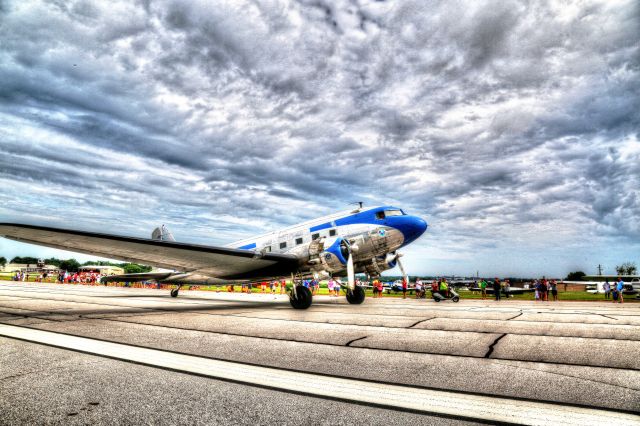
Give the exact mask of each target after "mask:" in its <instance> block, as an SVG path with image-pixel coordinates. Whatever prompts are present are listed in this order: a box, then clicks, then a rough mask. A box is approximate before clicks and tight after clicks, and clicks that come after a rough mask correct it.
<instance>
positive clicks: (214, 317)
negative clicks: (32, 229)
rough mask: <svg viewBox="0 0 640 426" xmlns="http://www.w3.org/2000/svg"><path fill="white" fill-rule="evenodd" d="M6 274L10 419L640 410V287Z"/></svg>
mask: <svg viewBox="0 0 640 426" xmlns="http://www.w3.org/2000/svg"><path fill="white" fill-rule="evenodd" d="M167 293H168V292H167V291H159V290H148V289H128V288H115V287H101V286H96V287H90V286H73V285H52V284H33V283H30V284H24V283H15V282H0V413H2V415H1V416H0V424H24V423H39V424H40V423H63V422H64V423H72V424H74V423H82V424H86V423H92V424H106V423H109V424H113V423H156V424H175V423H181V424H187V423H189V424H194V423H197V424H204V423H209V424H210V423H218V424H220V423H222V424H273V423H283V424H309V423H312V424H315V423H325V424H360V423H362V424H364V423H366V424H406V423H410V422H419V423H420V424H475V423H485V424H486V423H489V424H495V423H498V422H502V423H507V424H510V423H511V424H518V423H521V424H607V423H611V424H640V355H639V354H640V304H632V303H629V304H625V305H618V304H612V303H604V302H603V303H599V302H596V303H593V302H558V303H537V304H536V303H535V302H524V301H513V300H509V301H502V302H499V303H498V302H494V301H479V300H464V299H463V300H462V301H461V302H460V303H458V304H453V303H451V302H442V303H435V302H433V301H431V300H414V299H407V300H402V299H397V298H383V299H371V298H368V299H367V300H366V301H365V303H364V304H363V305H358V306H352V305H349V304H347V303H346V300H345V299H344V297H340V298H330V297H327V296H321V297H316V298H315V299H314V305H313V306H312V307H311V308H310V309H309V310H306V311H296V310H293V309H292V308H290V306H289V303H288V300H287V297H286V296H277V297H275V298H274V297H273V296H271V295H262V294H253V295H246V294H239V293H235V294H230V293H215V292H199V291H184V292H181V294H180V297H178V298H176V299H173V298H170V297H169V296H168V294H167Z"/></svg>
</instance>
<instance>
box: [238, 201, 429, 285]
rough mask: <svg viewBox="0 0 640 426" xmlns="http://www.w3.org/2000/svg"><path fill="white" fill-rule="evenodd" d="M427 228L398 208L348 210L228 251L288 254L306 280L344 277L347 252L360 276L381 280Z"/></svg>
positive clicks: (242, 244) (242, 243)
mask: <svg viewBox="0 0 640 426" xmlns="http://www.w3.org/2000/svg"><path fill="white" fill-rule="evenodd" d="M426 229H427V223H426V222H425V221H424V220H423V219H421V218H419V217H417V216H412V215H408V214H406V213H405V212H404V211H403V210H402V209H400V208H397V207H393V206H377V207H368V208H359V209H356V210H351V211H343V212H339V213H335V214H331V215H328V216H324V217H320V218H318V219H314V220H311V221H308V222H304V223H300V224H297V225H294V226H290V227H288V228H284V229H281V230H278V231H274V232H269V233H266V234H263V235H259V236H256V237H251V238H246V239H244V240H240V241H236V242H234V243H232V244H229V245H227V247H232V248H237V249H243V250H251V251H255V252H261V253H269V252H270V253H287V254H293V255H295V256H297V257H298V258H300V259H301V264H300V273H301V274H302V275H316V276H318V275H325V276H326V275H331V274H336V273H340V272H344V270H345V268H346V263H347V261H346V258H347V256H348V253H351V254H352V255H353V260H354V264H355V272H367V273H368V274H370V275H374V276H376V275H379V274H380V272H382V271H383V270H385V269H389V268H393V267H394V266H395V260H396V258H397V257H396V255H395V251H396V250H397V249H399V248H400V247H403V246H406V245H407V244H409V243H411V242H413V241H414V240H416V239H417V238H418V237H420V236H421V235H422V234H423V233H424V232H425V231H426Z"/></svg>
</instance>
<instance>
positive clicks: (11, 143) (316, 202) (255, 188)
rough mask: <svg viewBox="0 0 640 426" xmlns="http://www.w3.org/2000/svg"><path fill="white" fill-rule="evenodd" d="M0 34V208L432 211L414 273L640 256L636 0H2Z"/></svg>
mask: <svg viewBox="0 0 640 426" xmlns="http://www.w3.org/2000/svg"><path fill="white" fill-rule="evenodd" d="M0 40H1V42H0V62H1V63H2V64H3V65H2V67H0V81H1V82H2V83H1V84H0V154H1V155H0V185H1V187H2V194H3V196H2V203H1V204H0V219H1V220H2V221H16V222H30V223H41V224H49V225H53V226H67V227H69V226H72V227H79V228H82V229H89V230H102V231H108V232H116V233H120V234H126V235H137V236H146V235H147V234H149V233H150V231H151V229H152V228H153V227H154V226H156V225H157V224H159V223H166V224H168V225H169V227H170V228H172V230H173V233H174V235H176V236H177V237H178V238H179V239H181V240H184V241H193V242H199V243H209V244H222V243H227V242H231V241H233V240H234V239H239V238H242V237H244V236H246V235H250V234H253V233H259V232H264V231H267V230H270V229H275V228H278V227H280V226H284V225H289V224H292V223H295V222H298V221H302V220H306V219H310V218H313V217H316V216H319V215H322V214H326V213H329V212H332V211H335V210H339V209H343V208H345V206H346V205H347V204H348V203H350V202H354V201H359V200H363V201H365V203H367V204H378V203H389V204H395V205H398V206H401V207H403V208H405V209H406V210H407V211H410V212H411V213H414V214H418V215H420V216H423V217H424V218H426V219H427V221H428V222H429V223H430V225H431V227H430V229H429V231H428V233H427V234H426V235H425V237H423V238H422V239H421V240H420V241H419V242H418V243H415V244H414V245H412V246H410V247H409V248H407V249H406V250H405V251H406V253H407V263H408V266H409V268H410V269H411V270H412V272H414V273H423V274H427V273H429V274H435V273H458V274H471V273H475V271H476V270H479V271H480V273H481V274H517V275H527V274H534V273H542V272H546V273H547V274H551V275H563V274H565V273H566V272H567V271H568V270H569V269H573V268H582V269H585V270H586V271H587V272H591V273H593V272H594V269H595V266H596V265H597V264H598V263H603V264H604V265H605V267H606V268H607V270H608V271H609V272H612V267H613V266H614V265H615V264H616V262H617V263H620V262H621V261H624V260H635V261H640V258H639V257H638V253H640V190H639V188H640V141H639V138H640V136H639V129H640V11H639V7H638V5H637V2H635V1H631V0H630V1H619V2H617V1H586V2H585V1H581V2H574V3H567V2H554V1H549V2H531V4H529V3H528V2H524V1H504V2H497V3H496V2H487V3H485V2H480V1H474V2H451V1H443V2H425V1H415V2H411V1H402V2H391V1H388V2H383V1H365V0H356V1H346V0H345V1H317V0H314V1H297V2H294V1H276V0H273V1H247V2H243V1H220V2H211V1H204V0H202V1H151V0H146V1H138V2H134V1H121V2H117V1H112V2H90V1H82V0H78V1H64V2H61V1H50V2H46V1H4V2H0ZM0 250H4V251H5V252H11V251H14V252H15V251H18V250H23V251H26V249H25V248H24V247H18V246H16V245H13V244H12V243H8V242H7V241H6V240H5V241H2V242H0ZM29 250H30V251H31V252H30V253H26V252H25V253H22V252H21V253H17V252H16V253H10V255H12V254H33V252H34V251H36V249H29ZM2 254H5V255H6V254H7V253H0V255H2Z"/></svg>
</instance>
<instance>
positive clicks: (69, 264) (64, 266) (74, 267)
mask: <svg viewBox="0 0 640 426" xmlns="http://www.w3.org/2000/svg"><path fill="white" fill-rule="evenodd" d="M79 267H80V262H78V261H77V260H75V259H67V260H61V261H60V265H59V266H58V268H60V269H61V270H63V271H69V272H77V271H78V268H79Z"/></svg>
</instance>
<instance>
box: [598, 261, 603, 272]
mask: <svg viewBox="0 0 640 426" xmlns="http://www.w3.org/2000/svg"><path fill="white" fill-rule="evenodd" d="M598 275H602V265H600V264H599V263H598Z"/></svg>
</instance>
